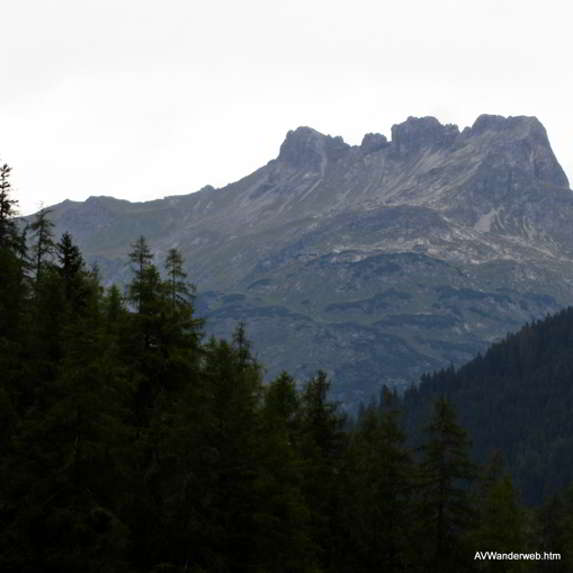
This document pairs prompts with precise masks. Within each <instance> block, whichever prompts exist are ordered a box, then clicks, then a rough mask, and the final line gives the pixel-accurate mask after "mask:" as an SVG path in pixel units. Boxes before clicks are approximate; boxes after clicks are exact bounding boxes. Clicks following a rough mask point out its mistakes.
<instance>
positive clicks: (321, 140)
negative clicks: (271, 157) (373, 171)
mask: <svg viewBox="0 0 573 573" xmlns="http://www.w3.org/2000/svg"><path fill="white" fill-rule="evenodd" d="M348 149H350V145H348V144H347V143H345V142H344V140H343V139H342V137H340V136H338V137H331V136H330V135H323V134H322V133H320V132H318V131H316V130H315V129H312V128H311V127H305V126H302V127H298V128H297V129H295V130H294V131H289V132H288V133H287V136H286V139H285V140H284V142H283V144H282V145H281V148H280V153H279V157H278V159H279V161H283V162H284V163H286V164H288V165H290V166H292V167H296V168H302V169H311V170H315V171H318V170H320V169H321V168H322V166H323V165H324V162H325V161H326V160H336V159H338V158H339V157H340V156H341V155H343V154H344V153H345V152H346V151H347V150H348Z"/></svg>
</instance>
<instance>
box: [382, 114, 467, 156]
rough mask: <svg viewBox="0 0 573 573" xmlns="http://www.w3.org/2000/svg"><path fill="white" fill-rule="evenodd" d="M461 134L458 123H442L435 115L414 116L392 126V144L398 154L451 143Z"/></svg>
mask: <svg viewBox="0 0 573 573" xmlns="http://www.w3.org/2000/svg"><path fill="white" fill-rule="evenodd" d="M459 134H460V130H459V129H458V126H457V125H453V124H447V125H442V124H441V123H440V122H439V121H438V120H437V119H436V118H435V117H429V116H428V117H412V116H410V117H409V118H408V119H407V120H406V121H405V122H403V123H399V124H396V125H393V126H392V142H391V143H392V146H393V149H394V151H395V152H396V153H398V154H408V153H412V152H416V151H419V150H420V149H422V148H426V147H432V146H442V145H446V146H447V145H450V144H452V143H453V142H454V141H455V139H456V138H457V137H458V135H459Z"/></svg>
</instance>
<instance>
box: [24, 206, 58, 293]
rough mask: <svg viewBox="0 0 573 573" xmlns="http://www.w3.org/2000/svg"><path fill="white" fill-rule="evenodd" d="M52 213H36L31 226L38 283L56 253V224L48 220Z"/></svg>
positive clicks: (41, 211)
mask: <svg viewBox="0 0 573 573" xmlns="http://www.w3.org/2000/svg"><path fill="white" fill-rule="evenodd" d="M50 213H51V211H50V210H49V209H41V210H40V211H38V213H36V216H35V218H34V222H33V223H32V224H31V225H30V230H31V231H32V233H33V235H34V242H33V247H32V255H33V260H34V276H35V277H36V282H39V281H40V278H41V275H42V271H43V269H44V267H45V265H46V264H47V263H48V262H50V261H51V258H52V256H53V255H54V252H55V247H56V246H55V243H54V235H53V228H54V223H52V221H50V219H49V218H48V215H49V214H50Z"/></svg>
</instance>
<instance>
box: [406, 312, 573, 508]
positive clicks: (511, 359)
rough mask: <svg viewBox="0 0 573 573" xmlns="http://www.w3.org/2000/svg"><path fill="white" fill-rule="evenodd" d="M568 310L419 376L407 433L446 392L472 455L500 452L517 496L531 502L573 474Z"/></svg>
mask: <svg viewBox="0 0 573 573" xmlns="http://www.w3.org/2000/svg"><path fill="white" fill-rule="evenodd" d="M572 348H573V308H572V307H569V308H567V309H564V310H562V311H560V312H559V313H557V314H555V315H552V316H549V317H547V318H545V319H544V320H540V321H537V322H534V323H533V324H527V325H525V326H524V327H523V328H522V329H521V330H520V331H519V332H517V333H515V334H510V335H508V336H507V337H506V338H505V339H504V340H502V341H500V342H498V343H496V344H494V345H493V346H491V347H490V349H489V350H488V351H487V352H486V353H485V354H484V355H483V356H482V355H480V356H478V357H477V358H475V359H474V360H472V361H471V362H469V363H468V364H466V365H465V366H463V367H461V368H459V369H454V368H448V369H445V370H442V371H440V372H436V373H434V374H431V375H425V376H423V377H422V380H421V383H420V384H419V385H418V386H416V387H414V388H411V389H410V390H409V391H408V392H407V393H406V395H405V400H404V404H403V406H404V411H405V414H406V419H407V427H408V431H409V433H411V434H412V435H416V434H418V435H419V428H420V424H419V420H421V419H423V418H424V417H426V416H427V415H428V413H429V404H431V403H432V402H433V401H434V400H435V399H436V398H437V397H439V396H447V398H448V399H449V400H450V402H451V403H452V404H453V405H454V406H455V408H456V410H457V412H458V414H459V417H460V422H461V424H462V425H463V426H464V427H465V428H466V429H467V430H468V432H469V433H470V434H471V436H472V441H473V444H474V452H475V455H476V458H477V459H480V460H484V459H486V458H487V456H488V455H489V454H490V453H491V452H492V451H494V450H495V449H499V450H501V451H502V452H503V453H504V456H505V459H506V462H507V466H508V469H509V470H510V473H511V474H512V476H513V477H514V480H515V484H516V486H517V487H518V488H519V490H520V491H521V492H522V495H523V498H524V500H525V501H526V502H527V503H529V504H535V505H538V504H540V503H542V502H543V500H545V499H548V498H549V497H551V496H553V495H555V494H557V493H558V492H560V491H562V490H563V489H564V488H566V487H567V486H568V485H569V484H570V482H571V480H572V476H573V416H571V410H572V407H573V383H572V382H573V353H572Z"/></svg>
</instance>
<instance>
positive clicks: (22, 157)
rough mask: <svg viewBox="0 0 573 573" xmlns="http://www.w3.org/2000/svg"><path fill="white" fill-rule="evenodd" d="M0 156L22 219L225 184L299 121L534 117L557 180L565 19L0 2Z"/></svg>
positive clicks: (498, 11)
mask: <svg viewBox="0 0 573 573" xmlns="http://www.w3.org/2000/svg"><path fill="white" fill-rule="evenodd" d="M0 6H1V11H0V16H1V20H2V24H1V30H0V61H1V66H0V88H1V89H0V160H1V161H2V162H7V163H8V164H10V165H11V166H12V167H13V175H12V183H13V185H14V187H15V189H16V194H15V196H16V198H17V199H18V200H19V202H20V212H21V213H23V214H26V213H30V212H32V211H35V210H37V209H38V207H39V206H40V204H41V203H43V204H45V205H51V204H54V203H56V202H59V201H62V200H63V199H66V198H69V199H75V200H83V199H85V198H87V197H88V196H90V195H112V196H115V197H121V198H126V199H130V200H132V201H142V200H148V199H151V198H157V197H163V196H165V195H173V194H181V193H190V192H193V191H196V190H198V189H199V188H201V187H203V186H204V185H207V184H211V185H213V186H215V187H219V186H223V185H225V184H226V183H230V182H232V181H235V180H237V179H239V178H240V177H242V176H244V175H247V174H248V173H250V172H251V171H253V170H254V169H256V168H258V167H260V166H262V165H264V164H265V163H266V162H267V161H269V160H270V159H273V158H274V157H276V155H277V154H278V149H279V146H280V144H281V142H282V140H283V139H284V136H285V134H286V132H287V131H288V130H289V129H294V128H296V127H297V126H299V125H309V126H311V127H314V128H315V129H317V130H319V131H321V132H323V133H327V134H330V135H341V136H342V137H343V138H344V139H345V141H347V142H348V143H350V144H358V143H360V141H361V139H362V136H363V135H364V134H365V133H367V132H380V133H384V134H385V135H387V136H388V137H389V136H390V128H391V126H392V124H394V123H399V122H402V121H404V120H405V119H406V118H407V117H408V116H409V115H414V116H423V115H434V116H436V117H437V118H438V119H439V120H440V121H442V122H443V123H457V124H458V125H459V126H460V128H463V127H464V126H466V125H471V124H472V123H473V121H474V120H475V118H476V117H477V116H478V115H480V114H481V113H493V114H500V115H535V116H537V117H538V118H539V119H540V120H541V121H542V122H543V124H544V125H545V127H546V128H547V131H548V134H549V138H550V140H551V143H552V146H553V150H554V151H555V153H556V155H557V158H558V160H559V161H560V163H561V165H562V166H563V168H564V169H565V171H566V172H567V174H568V176H569V177H573V149H572V148H571V134H572V133H573V113H572V112H571V108H572V106H573V99H572V93H573V63H572V60H571V40H570V38H571V22H572V16H573V8H569V7H568V3H567V2H564V1H560V0H559V1H551V0H545V1H544V2H539V1H538V0H536V1H529V0H525V1H524V0H520V1H514V0H506V1H503V0H485V1H484V0H480V1H477V0H459V1H445V0H433V1H428V0H421V1H418V0H392V1H385V0H373V1H367V0H353V1H352V2H349V1H348V0H344V1H336V0H328V1H327V0H301V1H299V0H282V1H273V0H242V1H240V2H239V1H236V0H234V1H233V0H205V1H202V2H199V1H193V0H186V1H173V0H172V1H170V0H162V1H161V2H159V1H158V0H157V1H155V2H151V1H146V0H137V1H135V0H134V1H131V0H112V1H108V0H98V1H97V2H96V1H90V2H87V1H81V0H52V1H51V2H47V1H46V0H13V1H9V0H8V1H6V2H1V0H0Z"/></svg>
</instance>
